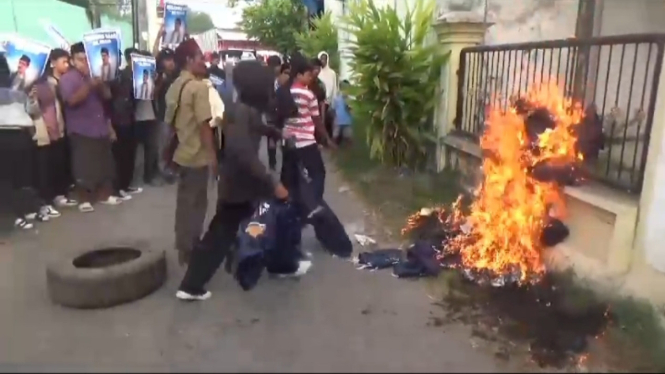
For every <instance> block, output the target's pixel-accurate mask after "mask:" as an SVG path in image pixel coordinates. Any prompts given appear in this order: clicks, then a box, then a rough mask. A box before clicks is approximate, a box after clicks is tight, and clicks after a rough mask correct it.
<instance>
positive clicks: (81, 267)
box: [46, 247, 166, 309]
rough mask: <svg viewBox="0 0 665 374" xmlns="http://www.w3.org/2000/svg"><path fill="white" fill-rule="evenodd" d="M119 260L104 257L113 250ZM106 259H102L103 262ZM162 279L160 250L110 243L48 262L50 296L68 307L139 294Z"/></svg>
mask: <svg viewBox="0 0 665 374" xmlns="http://www.w3.org/2000/svg"><path fill="white" fill-rule="evenodd" d="M120 253H121V255H122V256H123V257H124V258H123V259H122V260H112V261H110V262H111V263H110V262H109V261H105V260H104V257H105V256H106V258H107V259H108V258H109V256H112V255H113V254H116V256H118V254H120ZM104 262H106V263H104ZM165 280H166V254H165V252H164V251H163V250H160V251H154V250H145V249H135V248H129V247H110V248H101V249H95V250H86V251H83V252H79V253H77V254H76V255H74V256H68V257H64V258H60V259H58V260H56V261H53V262H51V263H49V264H48V266H47V268H46V283H47V287H48V293H49V296H50V298H51V300H52V301H53V302H54V303H56V304H60V305H63V306H66V307H70V308H79V309H94V308H108V307H112V306H115V305H119V304H123V303H127V302H130V301H134V300H138V299H140V298H143V297H145V296H147V295H149V294H151V293H152V292H154V291H155V290H157V289H158V288H159V287H161V286H162V285H163V284H164V282H165Z"/></svg>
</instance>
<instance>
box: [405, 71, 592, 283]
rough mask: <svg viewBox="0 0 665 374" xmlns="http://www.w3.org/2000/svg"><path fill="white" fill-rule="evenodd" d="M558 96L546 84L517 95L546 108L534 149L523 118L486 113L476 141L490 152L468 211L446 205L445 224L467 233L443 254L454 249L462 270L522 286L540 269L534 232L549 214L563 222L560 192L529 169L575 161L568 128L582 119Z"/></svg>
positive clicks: (578, 157) (571, 132) (539, 249)
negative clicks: (549, 125)
mask: <svg viewBox="0 0 665 374" xmlns="http://www.w3.org/2000/svg"><path fill="white" fill-rule="evenodd" d="M560 92H561V91H560V90H559V88H558V87H557V86H556V85H554V84H549V85H543V86H541V87H536V88H534V89H533V90H531V91H530V92H528V93H527V95H526V96H524V97H523V98H524V99H526V101H527V102H529V103H533V104H536V106H538V107H541V108H546V109H547V110H548V111H549V112H550V113H551V114H552V116H553V120H554V121H555V123H556V126H555V127H554V128H553V129H548V130H546V131H545V132H544V133H542V134H541V135H539V136H538V139H537V141H536V146H537V147H535V148H537V149H538V152H533V149H534V147H532V146H531V147H530V146H529V144H528V143H529V138H528V136H527V129H526V125H525V118H524V116H523V115H520V114H518V113H517V111H516V109H515V108H514V107H511V108H510V109H509V110H508V111H502V110H499V109H497V108H490V113H489V115H488V117H487V122H486V128H485V132H484V134H483V136H482V138H481V139H480V146H481V148H482V149H483V152H485V153H486V154H490V155H491V157H484V159H483V163H482V170H483V179H482V183H481V184H480V187H479V188H478V189H477V190H476V192H475V199H474V201H473V202H472V204H471V206H470V212H469V214H467V215H466V216H465V217H462V214H461V211H460V209H459V204H457V206H455V207H453V212H454V214H453V218H452V219H455V220H458V223H462V222H465V224H466V225H467V226H469V227H471V232H470V233H469V234H468V235H460V236H458V237H456V238H455V239H454V240H453V241H452V242H451V243H449V244H448V248H447V251H450V252H460V254H461V257H462V263H463V266H464V267H465V268H471V269H486V270H489V271H491V272H492V273H494V274H507V273H509V272H514V271H517V270H519V272H520V274H521V280H522V281H527V280H528V279H534V278H537V275H539V274H541V273H542V272H543V271H544V264H543V259H542V250H543V246H542V244H541V242H540V235H541V233H542V230H543V227H544V225H545V223H546V219H547V217H548V216H553V217H556V218H563V216H564V214H565V210H564V208H565V205H564V199H563V191H562V188H561V187H559V186H558V185H557V184H555V183H545V182H540V181H538V180H535V179H534V178H532V177H530V175H529V169H530V168H531V167H533V166H534V165H536V164H537V163H538V162H540V161H543V160H556V161H557V162H563V163H567V164H570V163H577V162H578V161H580V160H581V155H580V154H579V153H578V152H577V150H576V141H577V139H576V135H575V131H574V126H576V125H577V124H579V123H580V121H581V120H582V116H583V112H582V109H581V108H580V107H579V106H577V105H574V104H573V103H572V101H571V100H570V99H567V98H565V97H564V96H563V95H562V94H561V93H560ZM532 145H533V144H532ZM458 202H459V200H458ZM449 218H450V217H449ZM412 220H413V218H412ZM412 223H413V222H411V224H412ZM407 229H408V225H407ZM534 276H535V277H534Z"/></svg>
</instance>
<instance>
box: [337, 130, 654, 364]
mask: <svg viewBox="0 0 665 374" xmlns="http://www.w3.org/2000/svg"><path fill="white" fill-rule="evenodd" d="M358 130H359V129H356V133H359V132H360V131H358ZM335 162H336V164H337V166H338V169H339V170H340V172H341V173H342V175H343V176H344V178H345V179H346V181H347V182H348V183H349V184H350V185H351V186H353V188H354V190H355V191H357V192H359V194H360V195H361V197H362V198H363V199H364V200H365V201H366V202H367V203H368V204H369V205H370V206H371V207H373V208H375V209H376V210H377V211H378V213H379V214H380V216H381V217H382V219H383V222H384V223H385V224H387V225H388V226H389V227H392V228H395V229H397V228H401V227H402V226H403V225H404V223H405V218H406V217H407V216H408V215H409V214H411V213H413V212H415V211H417V210H418V209H420V208H422V207H428V206H434V205H440V204H449V203H451V202H452V201H453V200H454V199H455V198H456V197H457V196H458V194H459V193H460V191H461V189H460V188H459V184H458V175H457V174H456V173H455V172H452V171H444V172H441V173H438V174H433V173H419V172H405V171H403V170H401V171H400V170H398V169H396V168H391V167H387V166H384V165H381V164H380V163H378V162H376V161H374V160H370V159H369V150H368V148H367V146H366V145H365V142H364V139H360V138H359V137H356V139H355V143H354V145H353V146H352V147H350V148H347V149H341V150H340V151H339V152H337V154H336V156H335ZM557 276H558V278H559V279H560V282H561V284H563V287H565V289H566V293H565V294H566V298H567V299H568V302H570V304H571V305H573V307H575V306H577V307H582V308H583V307H584V305H589V304H591V303H594V302H596V301H597V300H599V299H598V298H599V297H601V296H600V295H598V294H597V293H595V292H594V291H592V289H591V288H590V287H588V286H586V285H585V284H584V283H583V282H580V281H579V280H578V279H576V278H575V276H574V275H573V274H572V273H561V274H558V275H557ZM605 300H607V298H606V299H605ZM609 304H610V310H611V313H612V315H613V316H614V318H613V321H614V322H613V323H612V324H610V327H609V328H608V329H607V331H606V332H605V334H604V336H603V337H602V339H599V341H601V345H602V350H604V354H602V355H601V356H602V357H603V358H602V359H603V360H604V361H605V363H606V364H607V365H608V366H609V367H611V368H613V371H614V370H621V371H635V372H665V354H664V352H665V330H664V329H663V325H662V319H663V315H662V314H663V313H662V311H658V310H656V309H655V308H654V307H653V306H652V305H651V304H650V303H648V302H646V301H642V300H636V299H633V298H627V297H619V296H616V295H614V296H612V297H611V300H609Z"/></svg>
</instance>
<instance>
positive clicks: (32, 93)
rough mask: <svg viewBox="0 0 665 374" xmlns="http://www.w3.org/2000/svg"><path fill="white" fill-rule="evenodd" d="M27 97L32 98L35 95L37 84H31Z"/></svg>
mask: <svg viewBox="0 0 665 374" xmlns="http://www.w3.org/2000/svg"><path fill="white" fill-rule="evenodd" d="M28 97H29V98H31V99H34V98H36V97H37V86H32V88H31V89H30V92H28Z"/></svg>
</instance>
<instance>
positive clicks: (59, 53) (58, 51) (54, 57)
mask: <svg viewBox="0 0 665 374" xmlns="http://www.w3.org/2000/svg"><path fill="white" fill-rule="evenodd" d="M63 57H67V58H69V52H67V51H65V50H64V49H62V48H54V49H52V50H51V53H50V54H49V55H48V60H49V61H50V62H56V61H58V60H59V59H61V58H63Z"/></svg>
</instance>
